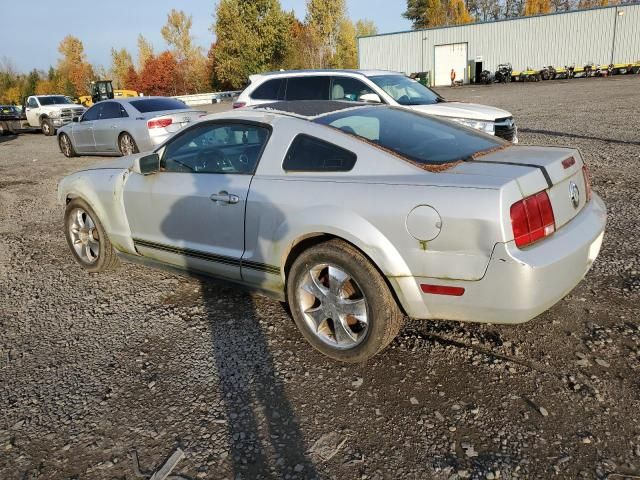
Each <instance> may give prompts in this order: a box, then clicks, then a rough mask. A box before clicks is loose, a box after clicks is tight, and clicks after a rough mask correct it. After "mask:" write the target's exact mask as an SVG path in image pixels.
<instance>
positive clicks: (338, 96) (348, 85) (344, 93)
mask: <svg viewBox="0 0 640 480" xmlns="http://www.w3.org/2000/svg"><path fill="white" fill-rule="evenodd" d="M366 93H374V91H373V90H371V89H370V88H369V87H367V86H366V85H365V84H364V83H362V82H361V81H360V80H356V79H355V78H349V77H333V85H332V86H331V100H349V101H351V102H357V101H358V100H359V99H360V96H361V95H364V94H366Z"/></svg>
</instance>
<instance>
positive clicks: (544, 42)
mask: <svg viewBox="0 0 640 480" xmlns="http://www.w3.org/2000/svg"><path fill="white" fill-rule="evenodd" d="M358 57H359V64H360V68H361V69H384V70H395V71H399V72H404V73H406V74H410V73H413V72H431V81H432V83H433V84H435V85H446V84H448V83H450V79H449V75H450V72H451V69H452V68H453V69H455V70H456V74H457V78H458V79H460V78H464V81H465V82H468V81H469V80H470V77H473V76H474V70H473V67H470V65H471V64H472V63H474V62H475V61H478V62H480V61H481V62H482V68H484V69H487V70H490V71H495V69H496V67H497V66H498V64H500V63H511V64H512V65H513V68H514V70H522V69H526V68H527V67H531V68H535V69H539V68H542V67H543V66H548V65H553V66H556V67H557V66H560V67H562V66H565V65H576V66H583V65H585V64H587V63H590V62H592V63H595V64H605V65H606V64H609V63H625V62H636V61H638V60H640V4H630V5H618V6H611V7H602V8H593V9H588V10H575V11H571V12H564V13H553V14H548V15H539V16H534V17H522V18H514V19H508V20H499V21H495V22H484V23H475V24H470V25H461V26H453V27H442V28H431V29H424V30H411V31H406V32H398V33H388V34H381V35H373V36H370V37H360V38H359V39H358Z"/></svg>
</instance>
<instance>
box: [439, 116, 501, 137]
mask: <svg viewBox="0 0 640 480" xmlns="http://www.w3.org/2000/svg"><path fill="white" fill-rule="evenodd" d="M449 120H453V121H454V122H458V123H460V124H462V125H464V126H465V127H471V128H475V129H476V130H480V131H481V132H484V133H489V134H491V135H494V134H495V132H496V128H495V125H494V122H491V121H488V122H487V121H484V120H472V119H470V118H449Z"/></svg>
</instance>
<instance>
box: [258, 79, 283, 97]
mask: <svg viewBox="0 0 640 480" xmlns="http://www.w3.org/2000/svg"><path fill="white" fill-rule="evenodd" d="M286 83H287V80H286V79H284V78H276V79H274V80H269V81H267V82H264V83H263V84H262V85H260V86H259V87H258V88H256V89H255V91H254V92H253V93H252V94H251V98H253V99H256V100H282V99H284V88H285V85H286Z"/></svg>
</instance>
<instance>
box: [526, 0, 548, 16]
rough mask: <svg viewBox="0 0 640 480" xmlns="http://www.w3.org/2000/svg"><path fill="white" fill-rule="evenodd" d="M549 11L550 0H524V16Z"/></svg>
mask: <svg viewBox="0 0 640 480" xmlns="http://www.w3.org/2000/svg"><path fill="white" fill-rule="evenodd" d="M550 12H551V0H526V2H525V4H524V14H525V16H527V17H528V16H531V15H541V14H544V13H550Z"/></svg>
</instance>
